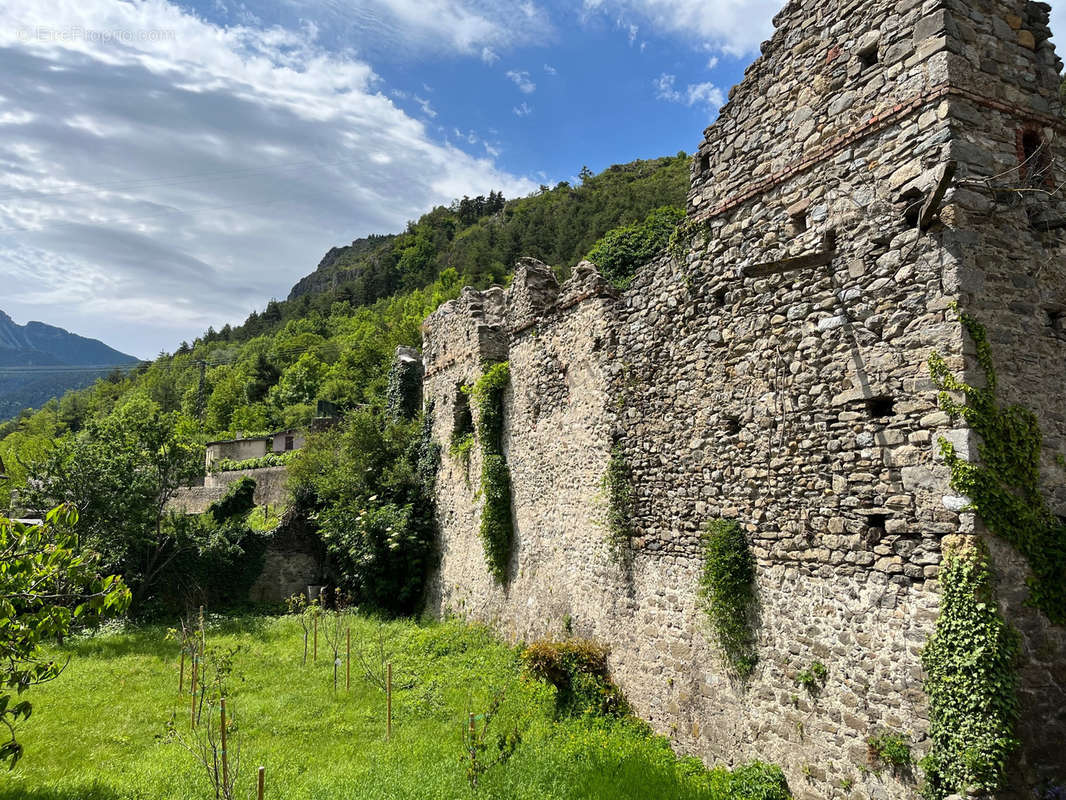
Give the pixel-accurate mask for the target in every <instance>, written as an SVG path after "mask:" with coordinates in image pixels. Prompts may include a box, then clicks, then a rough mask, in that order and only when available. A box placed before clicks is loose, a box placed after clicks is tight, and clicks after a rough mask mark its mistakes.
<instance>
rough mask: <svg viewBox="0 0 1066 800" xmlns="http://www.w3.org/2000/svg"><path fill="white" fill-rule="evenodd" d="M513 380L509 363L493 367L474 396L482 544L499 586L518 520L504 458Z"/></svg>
mask: <svg viewBox="0 0 1066 800" xmlns="http://www.w3.org/2000/svg"><path fill="white" fill-rule="evenodd" d="M510 380H511V369H510V366H509V364H508V362H506V361H503V362H500V363H498V364H493V365H492V366H491V367H489V368H488V369H487V370H486V371H485V374H484V375H482V376H481V377H480V378H479V379H478V381H477V382H476V383H475V384H474V387H473V388H472V389H471V391H470V393H471V395H472V396H473V399H474V402H475V403H476V404H477V435H478V440H479V442H480V444H481V493H482V495H483V496H484V498H485V505H484V507H483V508H482V511H481V529H480V534H481V542H482V545H483V547H484V548H485V560H486V562H487V564H488V568H489V572H490V573H491V574H492V577H493V578H494V579H495V580H496V582H497V583H503V582H504V581H505V580H506V579H507V564H508V562H509V561H510V559H511V542H512V541H513V539H514V520H513V519H512V516H511V471H510V469H509V468H508V466H507V462H506V460H504V457H503V394H504V391H505V390H506V389H507V384H508V383H509V382H510Z"/></svg>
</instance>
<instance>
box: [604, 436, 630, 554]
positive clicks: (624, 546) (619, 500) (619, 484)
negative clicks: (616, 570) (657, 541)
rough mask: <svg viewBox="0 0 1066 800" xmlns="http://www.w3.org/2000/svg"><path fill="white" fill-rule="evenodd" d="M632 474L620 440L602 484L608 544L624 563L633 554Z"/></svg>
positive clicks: (612, 454)
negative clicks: (631, 545) (605, 497)
mask: <svg viewBox="0 0 1066 800" xmlns="http://www.w3.org/2000/svg"><path fill="white" fill-rule="evenodd" d="M632 481H633V477H632V474H631V473H630V470H629V465H628V464H627V463H626V457H625V448H624V447H623V446H622V443H621V442H618V443H616V444H615V446H614V447H612V448H611V457H610V459H609V460H608V462H607V471H606V472H605V473H604V476H603V488H604V490H605V491H606V492H607V520H606V522H607V545H608V547H609V548H610V551H611V555H612V556H614V557H615V558H616V559H618V560H619V561H622V562H623V563H625V562H626V561H628V560H629V559H630V558H631V557H632V550H631V548H630V544H631V541H632V539H633V523H632V520H631V517H632V515H633V485H632Z"/></svg>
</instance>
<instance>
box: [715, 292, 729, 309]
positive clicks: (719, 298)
mask: <svg viewBox="0 0 1066 800" xmlns="http://www.w3.org/2000/svg"><path fill="white" fill-rule="evenodd" d="M725 297H726V290H725V289H719V290H718V291H717V292H715V293H714V304H715V305H716V306H718V307H719V308H721V307H722V306H724V305H725Z"/></svg>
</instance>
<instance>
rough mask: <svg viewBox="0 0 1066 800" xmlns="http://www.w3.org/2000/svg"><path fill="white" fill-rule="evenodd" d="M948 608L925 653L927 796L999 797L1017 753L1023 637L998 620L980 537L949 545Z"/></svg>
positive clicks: (945, 570)
mask: <svg viewBox="0 0 1066 800" xmlns="http://www.w3.org/2000/svg"><path fill="white" fill-rule="evenodd" d="M940 587H941V605H940V614H939V616H938V618H937V621H936V630H935V632H934V633H933V636H932V637H931V638H930V640H929V642H928V643H927V644H926V646H925V648H924V649H923V651H922V667H923V668H924V670H925V673H926V677H925V682H924V688H925V692H926V694H927V695H928V696H929V737H930V739H931V742H932V748H931V749H930V751H929V754H928V755H926V756H925V758H923V759H922V761H921V767H922V769H923V771H924V772H925V783H924V785H923V787H922V794H923V796H924V797H925V798H927V800H943V798H944V797H946V796H947V795H949V794H952V793H957V794H962V795H966V794H969V793H973V792H977V793H979V794H982V795H983V794H985V793H988V792H994V791H995V790H996V789H997V788H998V787H999V785H1000V783H1001V781H1002V777H1003V771H1004V768H1005V766H1006V764H1007V759H1008V757H1009V756H1010V754H1011V753H1012V752H1013V751H1014V750H1015V748H1017V746H1018V739H1017V738H1016V737H1015V735H1014V722H1015V719H1016V717H1017V713H1018V700H1017V691H1016V690H1017V683H1018V678H1017V666H1016V665H1017V659H1018V652H1019V645H1018V635H1017V633H1016V632H1015V631H1014V630H1013V629H1012V628H1011V627H1010V626H1009V625H1008V624H1007V622H1006V621H1005V620H1004V619H1003V617H1002V616H1001V615H1000V613H999V608H998V606H997V604H996V588H995V577H994V575H993V573H992V569H991V566H990V565H989V556H988V551H987V549H986V548H985V545H984V544H983V543H982V542H981V541H980V540H979V539H977V538H976V537H972V536H968V537H962V536H957V537H949V538H947V539H945V540H944V559H943V563H942V565H941V571H940Z"/></svg>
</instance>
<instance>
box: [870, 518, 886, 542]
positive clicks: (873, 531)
mask: <svg viewBox="0 0 1066 800" xmlns="http://www.w3.org/2000/svg"><path fill="white" fill-rule="evenodd" d="M886 525H888V514H866V540H867V541H868V542H870V543H872V544H876V543H877V542H879V541H881V539H883V538H884V536H885V526H886Z"/></svg>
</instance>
